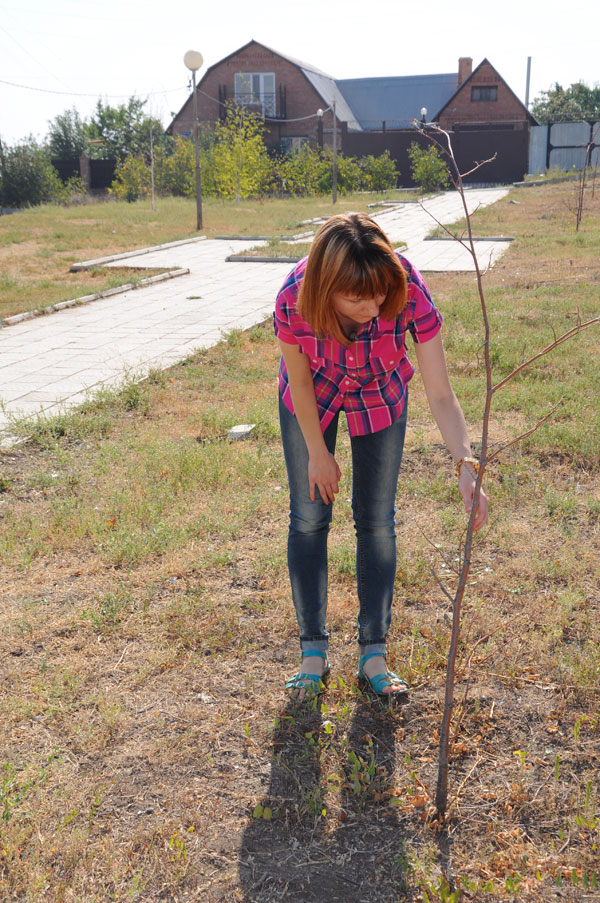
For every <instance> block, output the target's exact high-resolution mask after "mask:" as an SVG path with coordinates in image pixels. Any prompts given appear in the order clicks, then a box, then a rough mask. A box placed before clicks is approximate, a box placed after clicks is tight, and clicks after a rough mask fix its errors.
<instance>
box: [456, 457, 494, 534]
mask: <svg viewBox="0 0 600 903" xmlns="http://www.w3.org/2000/svg"><path fill="white" fill-rule="evenodd" d="M458 491H459V492H460V494H461V495H462V497H463V500H464V503H465V511H466V512H467V514H470V513H471V509H472V507H473V495H474V492H475V477H474V476H473V474H472V473H471V471H470V469H469V468H467V467H461V470H460V478H459V480H458ZM487 519H488V500H487V495H486V494H485V492H484V491H483V489H481V490H480V492H479V504H478V506H477V513H476V515H475V520H474V522H473V529H474V530H479V529H481V527H483V526H484V524H486V523H487Z"/></svg>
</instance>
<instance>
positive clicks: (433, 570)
mask: <svg viewBox="0 0 600 903" xmlns="http://www.w3.org/2000/svg"><path fill="white" fill-rule="evenodd" d="M429 570H430V571H431V573H432V574H433V576H434V577H435V580H436V583H437V585H438V586H439V588H440V589H441V591H442V592H443V594H444V595H445V597H446V599H448V601H449V602H450V603H452V604H453V603H454V599H453V598H452V596H451V595H450V593H449V592H448V590H447V589H446V587H445V586H444V584H443V583H442V581H441V580H440V578H439V577H438V575H437V574H436V572H435V568H433V567H432V568H429Z"/></svg>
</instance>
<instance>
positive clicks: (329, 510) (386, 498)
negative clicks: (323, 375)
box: [279, 396, 407, 654]
mask: <svg viewBox="0 0 600 903" xmlns="http://www.w3.org/2000/svg"><path fill="white" fill-rule="evenodd" d="M339 413H340V412H339V411H338V413H337V414H336V416H335V418H334V419H333V420H332V422H331V423H330V424H329V426H328V427H327V429H326V430H325V433H324V435H323V438H324V440H325V445H326V446H327V449H328V451H329V452H331V454H334V453H335V446H336V439H337V431H338V421H339ZM406 413H407V408H406V404H405V406H404V411H403V412H402V415H401V416H400V418H399V419H398V420H396V421H395V422H394V423H393V424H392V425H391V426H389V427H387V428H386V429H383V430H378V431H377V432H375V433H368V434H366V435H364V436H351V437H350V445H351V450H352V513H353V517H354V529H355V533H356V582H357V590H358V602H359V609H358V643H359V646H360V651H361V653H362V654H365V653H366V652H379V653H381V652H385V643H386V638H387V634H388V631H389V627H390V623H391V614H392V599H393V595H394V580H395V576H396V531H395V512H396V507H395V501H396V487H397V484H398V473H399V470H400V463H401V461H402V450H403V447H404V436H405V432H406ZM279 419H280V424H281V438H282V442H283V452H284V456H285V463H286V468H287V473H288V480H289V487H290V519H289V531H288V548H287V552H288V568H289V574H290V583H291V589H292V599H293V603H294V608H295V610H296V617H297V620H298V627H299V630H300V645H301V648H302V650H303V651H306V650H308V649H321V650H326V649H327V648H328V640H329V633H328V630H327V626H326V617H327V584H328V567H327V538H328V534H329V529H330V525H331V519H332V514H333V505H332V504H329V505H326V504H325V503H324V502H323V500H322V499H321V496H320V494H319V490H318V489H317V488H316V487H315V499H314V501H312V500H311V498H310V494H309V485H308V449H307V447H306V442H305V441H304V436H303V435H302V430H301V429H300V426H299V424H298V421H297V420H296V417H295V416H294V414H291V413H290V411H288V409H287V407H286V406H285V405H284V403H283V402H282V400H281V396H280V397H279Z"/></svg>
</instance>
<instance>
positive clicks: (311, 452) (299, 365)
mask: <svg viewBox="0 0 600 903" xmlns="http://www.w3.org/2000/svg"><path fill="white" fill-rule="evenodd" d="M279 347H280V348H281V353H282V355H283V359H284V361H285V366H286V368H287V372H288V381H289V386H290V392H291V393H292V401H293V403H294V411H295V414H296V419H297V421H298V424H299V426H300V429H301V430H302V435H303V436H304V441H305V442H306V447H307V449H308V486H309V492H310V497H311V499H312V500H313V501H314V498H315V486H316V487H317V489H318V490H319V493H320V494H321V498H322V499H323V501H324V502H325V504H326V505H328V504H329V503H330V502H333V501H335V495H336V493H337V492H339V480H340V478H341V471H340V468H339V467H338V464H337V461H336V460H335V458H334V457H333V455H332V454H331V453H330V452H329V451H328V450H327V446H326V445H325V440H324V439H323V433H322V431H321V424H320V422H319V411H318V409H317V401H316V398H315V386H314V383H313V378H312V373H311V370H310V365H309V362H308V357H307V356H306V354H304V353H303V352H302V351H301V350H300V346H299V345H289V344H288V343H287V342H282V341H281V339H279Z"/></svg>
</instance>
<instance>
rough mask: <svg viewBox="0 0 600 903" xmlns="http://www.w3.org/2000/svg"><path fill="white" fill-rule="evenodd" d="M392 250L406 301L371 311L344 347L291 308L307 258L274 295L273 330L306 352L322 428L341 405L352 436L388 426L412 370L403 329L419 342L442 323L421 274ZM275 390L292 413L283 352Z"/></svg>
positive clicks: (399, 406) (398, 412) (399, 407)
mask: <svg viewBox="0 0 600 903" xmlns="http://www.w3.org/2000/svg"><path fill="white" fill-rule="evenodd" d="M396 253H397V255H398V259H399V260H400V262H401V264H402V266H403V267H404V270H405V271H406V275H407V278H408V300H407V303H406V307H405V308H404V310H403V311H402V313H401V314H400V315H399V316H398V317H396V319H395V320H384V319H383V318H382V317H375V318H374V319H373V320H371V321H370V322H369V323H365V324H363V326H361V327H360V329H359V330H358V332H357V333H356V337H355V339H354V341H353V342H352V344H351V345H350V346H348V347H345V346H344V345H340V343H339V342H337V341H336V340H335V339H333V338H324V339H318V338H317V337H316V336H315V335H314V333H313V332H312V330H311V328H310V326H309V325H308V323H307V322H306V321H305V320H303V319H302V317H301V316H300V315H299V314H298V313H297V311H296V300H297V298H298V292H299V289H300V285H301V283H302V278H303V276H304V270H305V268H306V260H307V258H304V259H303V260H301V261H299V263H297V264H296V266H295V267H294V269H293V270H292V271H291V273H290V274H289V276H288V277H287V279H286V281H285V283H284V285H283V287H282V288H281V291H280V292H279V294H278V295H277V303H276V305H275V312H274V314H273V324H274V329H275V335H276V336H277V337H278V338H279V339H281V341H282V342H286V343H287V344H289V345H300V348H301V350H302V351H303V352H304V354H306V355H308V359H309V361H310V369H311V372H312V377H313V382H314V386H315V397H316V400H317V408H318V410H319V420H320V422H321V429H322V430H323V432H324V431H325V430H326V428H327V426H328V425H329V424H330V423H331V421H332V420H333V418H334V417H335V415H336V414H337V412H338V411H339V410H340V408H343V409H344V411H345V413H346V417H347V418H348V429H349V430H350V435H351V436H364V435H365V434H367V433H376V432H377V431H378V430H382V429H385V427H388V426H391V424H392V423H394V421H395V420H397V419H398V417H400V415H401V414H402V411H403V410H404V405H405V403H406V394H407V388H408V383H409V382H410V380H411V379H412V376H413V373H414V372H415V368H414V367H413V366H412V364H411V363H410V361H409V359H408V357H407V356H406V331H407V330H408V331H409V332H410V334H411V335H412V337H413V340H414V341H415V342H419V343H420V342H427V341H429V339H432V338H433V337H434V336H435V335H437V333H438V332H439V330H440V328H441V325H442V316H441V314H440V312H439V310H438V309H437V307H436V306H435V304H434V303H433V301H432V300H431V296H430V294H429V291H428V289H427V286H426V285H425V282H424V281H423V278H422V277H421V274H420V273H419V271H418V270H417V269H416V268H415V267H413V266H412V265H411V264H410V263H409V262H408V260H406V258H404V257H402V256H401V255H400V254H399V253H398V252H396ZM279 391H280V393H281V397H282V399H283V402H284V404H285V406H286V407H287V408H288V410H289V411H290V412H291V413H292V414H293V413H294V405H293V403H292V395H291V392H290V387H289V383H288V374H287V368H286V366H285V361H284V360H283V357H282V359H281V364H280V367H279Z"/></svg>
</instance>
